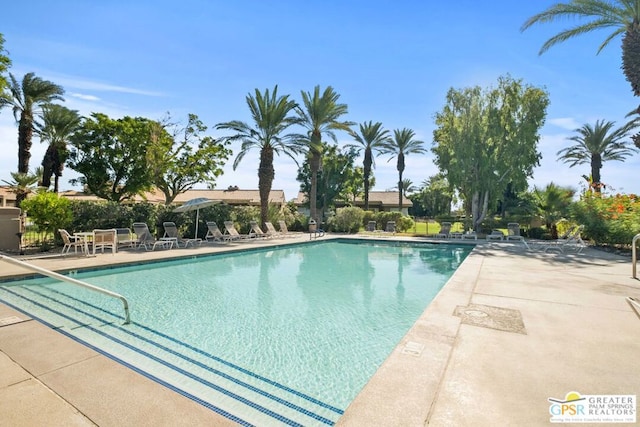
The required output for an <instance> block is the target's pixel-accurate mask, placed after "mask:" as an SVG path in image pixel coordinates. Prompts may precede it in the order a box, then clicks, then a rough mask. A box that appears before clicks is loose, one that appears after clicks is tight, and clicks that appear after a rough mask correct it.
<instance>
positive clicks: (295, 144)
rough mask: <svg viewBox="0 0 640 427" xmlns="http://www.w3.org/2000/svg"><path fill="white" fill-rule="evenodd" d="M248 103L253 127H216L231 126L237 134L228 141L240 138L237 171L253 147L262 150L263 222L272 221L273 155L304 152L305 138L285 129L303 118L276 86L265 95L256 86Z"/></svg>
mask: <svg viewBox="0 0 640 427" xmlns="http://www.w3.org/2000/svg"><path fill="white" fill-rule="evenodd" d="M246 101H247V105H248V106H249V110H250V111H251V117H252V119H253V121H254V124H253V126H251V125H249V124H248V123H245V122H242V121H239V120H234V121H230V122H225V123H220V124H218V125H216V129H230V130H232V131H234V132H236V134H235V135H231V136H227V137H224V140H225V141H230V142H235V141H240V142H241V143H242V144H241V146H240V152H239V153H238V155H237V156H236V159H235V161H234V162H233V169H234V170H235V169H236V168H237V167H238V165H239V164H240V162H241V161H242V159H243V158H244V156H245V155H246V154H247V153H248V152H249V151H250V150H251V149H252V148H258V149H260V164H259V166H258V190H259V192H260V221H261V223H262V225H263V226H264V223H265V222H266V221H268V220H269V219H268V213H269V193H270V192H271V185H272V183H273V178H274V177H275V170H274V168H273V155H274V154H277V155H280V154H285V155H287V156H289V157H291V158H292V159H293V160H294V161H295V155H297V154H300V153H302V151H303V148H302V145H301V142H300V141H301V140H302V139H303V138H304V137H303V136H302V135H298V134H292V133H289V134H285V135H282V134H283V132H284V131H285V130H287V128H288V127H289V126H291V125H294V124H297V123H299V121H300V120H299V119H298V118H297V117H295V116H290V115H289V114H290V113H291V112H292V111H293V110H294V109H295V108H296V106H297V104H296V103H295V101H292V100H290V99H289V95H283V96H278V86H277V85H276V86H275V88H274V89H273V92H272V93H269V89H265V91H264V94H262V93H260V91H259V90H258V89H255V96H254V95H251V94H248V95H247V97H246Z"/></svg>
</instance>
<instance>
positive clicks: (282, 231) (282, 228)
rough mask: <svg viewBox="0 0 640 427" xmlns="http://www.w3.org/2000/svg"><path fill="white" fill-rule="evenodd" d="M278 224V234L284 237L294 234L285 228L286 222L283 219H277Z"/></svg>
mask: <svg viewBox="0 0 640 427" xmlns="http://www.w3.org/2000/svg"><path fill="white" fill-rule="evenodd" d="M278 226H279V227H280V234H281V235H282V236H285V237H291V236H293V235H294V234H293V233H291V232H290V231H289V229H288V228H287V223H286V222H284V221H283V220H279V221H278Z"/></svg>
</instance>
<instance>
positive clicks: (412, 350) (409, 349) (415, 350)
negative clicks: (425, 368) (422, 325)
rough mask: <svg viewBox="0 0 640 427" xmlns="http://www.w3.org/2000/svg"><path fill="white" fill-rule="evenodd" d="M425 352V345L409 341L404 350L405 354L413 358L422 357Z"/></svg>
mask: <svg viewBox="0 0 640 427" xmlns="http://www.w3.org/2000/svg"><path fill="white" fill-rule="evenodd" d="M422 350H424V344H420V343H419V342H415V341H409V342H407V343H406V344H405V345H404V347H403V348H402V353H403V354H411V355H412V356H420V354H421V353H422Z"/></svg>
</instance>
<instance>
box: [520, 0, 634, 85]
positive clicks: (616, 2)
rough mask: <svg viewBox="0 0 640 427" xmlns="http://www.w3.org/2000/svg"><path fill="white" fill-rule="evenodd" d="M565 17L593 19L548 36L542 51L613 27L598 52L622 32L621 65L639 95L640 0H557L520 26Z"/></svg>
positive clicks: (558, 19) (524, 26)
mask: <svg viewBox="0 0 640 427" xmlns="http://www.w3.org/2000/svg"><path fill="white" fill-rule="evenodd" d="M566 18H587V19H590V21H588V22H585V23H583V24H579V25H576V26H575V27H573V28H569V29H566V30H563V31H561V32H560V33H558V34H556V35H555V36H553V37H551V38H550V39H549V40H547V41H546V42H545V43H544V44H543V45H542V48H541V49H540V54H542V53H544V52H545V51H547V50H548V49H549V48H550V47H552V46H554V45H556V44H558V43H562V42H563V41H565V40H567V39H570V38H573V37H576V36H579V35H582V34H585V33H590V32H593V31H596V30H600V29H605V28H607V29H608V28H614V31H613V32H612V33H611V34H609V35H608V36H607V38H606V39H605V40H604V41H603V42H602V44H601V45H600V47H598V53H600V51H601V50H602V49H604V47H605V46H607V45H608V44H609V42H610V41H611V40H613V39H614V38H616V37H617V36H619V35H621V34H623V36H622V69H623V71H624V75H625V77H626V79H627V81H629V83H631V88H632V90H633V93H634V94H635V95H636V96H640V0H570V1H568V2H565V3H556V4H554V5H552V6H550V7H549V8H548V9H547V10H545V11H544V12H541V13H539V14H537V15H534V16H532V17H531V18H529V19H528V20H527V21H526V22H525V23H524V24H523V25H522V27H521V31H524V30H526V29H527V28H529V27H531V26H532V25H534V24H537V23H544V22H553V21H560V20H564V19H566Z"/></svg>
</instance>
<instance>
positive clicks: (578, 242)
mask: <svg viewBox="0 0 640 427" xmlns="http://www.w3.org/2000/svg"><path fill="white" fill-rule="evenodd" d="M582 231H584V225H579V226H576V227H573V228H572V229H570V230H569V232H568V233H567V235H566V238H564V239H563V238H560V239H558V240H555V241H553V242H546V243H544V244H542V246H543V249H542V250H543V252H547V251H549V250H550V249H553V250H557V251H558V252H559V253H564V252H565V251H566V250H568V249H574V250H575V251H576V253H581V252H582V250H583V249H584V248H586V247H587V245H586V244H585V243H584V240H582V237H581V236H580V234H581V233H582Z"/></svg>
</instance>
